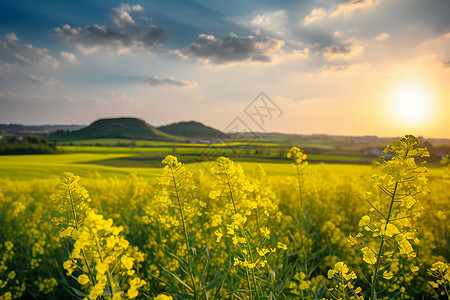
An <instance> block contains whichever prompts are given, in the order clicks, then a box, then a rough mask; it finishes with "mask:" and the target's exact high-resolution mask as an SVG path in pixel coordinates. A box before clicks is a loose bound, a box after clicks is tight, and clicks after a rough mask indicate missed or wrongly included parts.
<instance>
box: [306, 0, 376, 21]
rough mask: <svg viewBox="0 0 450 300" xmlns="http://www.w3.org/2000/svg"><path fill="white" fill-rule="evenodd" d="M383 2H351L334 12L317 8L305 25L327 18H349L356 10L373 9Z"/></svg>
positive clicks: (368, 0) (338, 7)
mask: <svg viewBox="0 0 450 300" xmlns="http://www.w3.org/2000/svg"><path fill="white" fill-rule="evenodd" d="M380 1H381V0H378V1H377V0H350V1H347V2H344V3H341V4H339V5H338V6H337V7H336V8H335V9H334V10H332V11H330V12H327V11H326V10H325V9H323V8H315V9H313V10H312V11H311V13H310V14H309V15H307V16H306V17H305V18H304V19H303V24H304V25H310V24H312V23H316V22H319V21H321V20H323V19H325V18H335V17H339V16H343V17H349V16H351V15H352V14H353V13H354V12H355V11H356V10H360V9H364V8H369V7H372V6H374V5H376V4H378V3H379V2H380Z"/></svg>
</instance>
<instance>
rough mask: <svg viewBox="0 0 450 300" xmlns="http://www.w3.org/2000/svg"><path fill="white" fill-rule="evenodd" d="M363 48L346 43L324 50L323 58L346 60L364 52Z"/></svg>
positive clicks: (353, 43) (356, 44) (349, 42)
mask: <svg viewBox="0 0 450 300" xmlns="http://www.w3.org/2000/svg"><path fill="white" fill-rule="evenodd" d="M362 49H363V48H362V46H360V45H359V44H358V43H356V42H351V41H346V42H342V43H340V44H333V45H331V46H328V47H325V48H323V51H322V56H323V58H324V59H325V60H328V61H329V60H346V59H350V58H352V57H354V56H355V55H357V54H358V53H360V52H361V51H362Z"/></svg>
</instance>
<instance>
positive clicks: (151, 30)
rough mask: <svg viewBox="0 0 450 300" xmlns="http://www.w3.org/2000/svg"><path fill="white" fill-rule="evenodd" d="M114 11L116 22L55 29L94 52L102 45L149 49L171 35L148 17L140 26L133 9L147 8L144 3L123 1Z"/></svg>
mask: <svg viewBox="0 0 450 300" xmlns="http://www.w3.org/2000/svg"><path fill="white" fill-rule="evenodd" d="M112 11H113V23H114V25H113V26H102V25H97V24H94V25H88V26H85V27H77V28H73V27H71V26H70V25H68V24H66V25H64V26H63V27H58V28H55V32H56V34H58V35H59V36H60V37H61V38H62V39H63V40H64V41H65V42H66V43H70V44H74V45H75V46H76V47H77V48H78V50H80V51H81V52H83V53H93V52H96V51H98V50H99V49H100V48H101V47H104V48H107V49H109V50H115V51H117V52H119V53H120V52H127V51H130V50H134V49H146V50H148V49H150V48H152V47H154V46H156V45H159V44H162V43H163V42H164V41H165V40H166V39H167V36H166V33H165V31H164V30H163V29H162V28H160V27H158V26H156V25H153V24H149V23H148V19H146V21H145V22H144V23H145V24H143V25H142V26H137V24H136V22H135V20H134V19H133V18H132V17H131V15H130V13H132V12H140V11H143V8H142V7H141V6H140V5H134V6H130V5H128V4H121V5H120V7H118V8H113V9H112ZM130 26H132V27H133V28H132V29H130V30H128V29H127V28H126V27H130ZM144 27H145V28H144Z"/></svg>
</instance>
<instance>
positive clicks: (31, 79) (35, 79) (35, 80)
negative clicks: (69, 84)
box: [25, 74, 57, 85]
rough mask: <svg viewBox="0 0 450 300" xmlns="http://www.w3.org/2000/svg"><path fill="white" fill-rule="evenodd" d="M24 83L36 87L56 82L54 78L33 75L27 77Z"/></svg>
mask: <svg viewBox="0 0 450 300" xmlns="http://www.w3.org/2000/svg"><path fill="white" fill-rule="evenodd" d="M25 82H27V83H31V84H37V85H54V84H56V82H57V80H56V78H54V77H44V76H35V75H33V74H31V75H28V77H27V78H26V79H25Z"/></svg>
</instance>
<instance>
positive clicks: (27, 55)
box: [0, 32, 59, 68]
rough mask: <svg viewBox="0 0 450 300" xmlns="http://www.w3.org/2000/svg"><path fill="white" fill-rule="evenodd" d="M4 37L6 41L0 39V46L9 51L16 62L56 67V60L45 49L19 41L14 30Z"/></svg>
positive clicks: (57, 64)
mask: <svg viewBox="0 0 450 300" xmlns="http://www.w3.org/2000/svg"><path fill="white" fill-rule="evenodd" d="M5 37H6V41H2V40H0V46H1V48H3V49H4V50H6V51H8V52H11V53H12V54H13V56H14V60H15V61H16V62H17V63H19V64H22V65H27V66H36V65H40V66H44V67H50V68H58V66H59V63H58V60H57V59H55V58H53V57H52V56H51V55H49V54H48V50H47V49H44V48H36V47H33V46H32V45H30V44H21V43H19V38H18V37H17V35H16V34H15V33H14V32H12V33H9V34H6V35H5Z"/></svg>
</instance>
